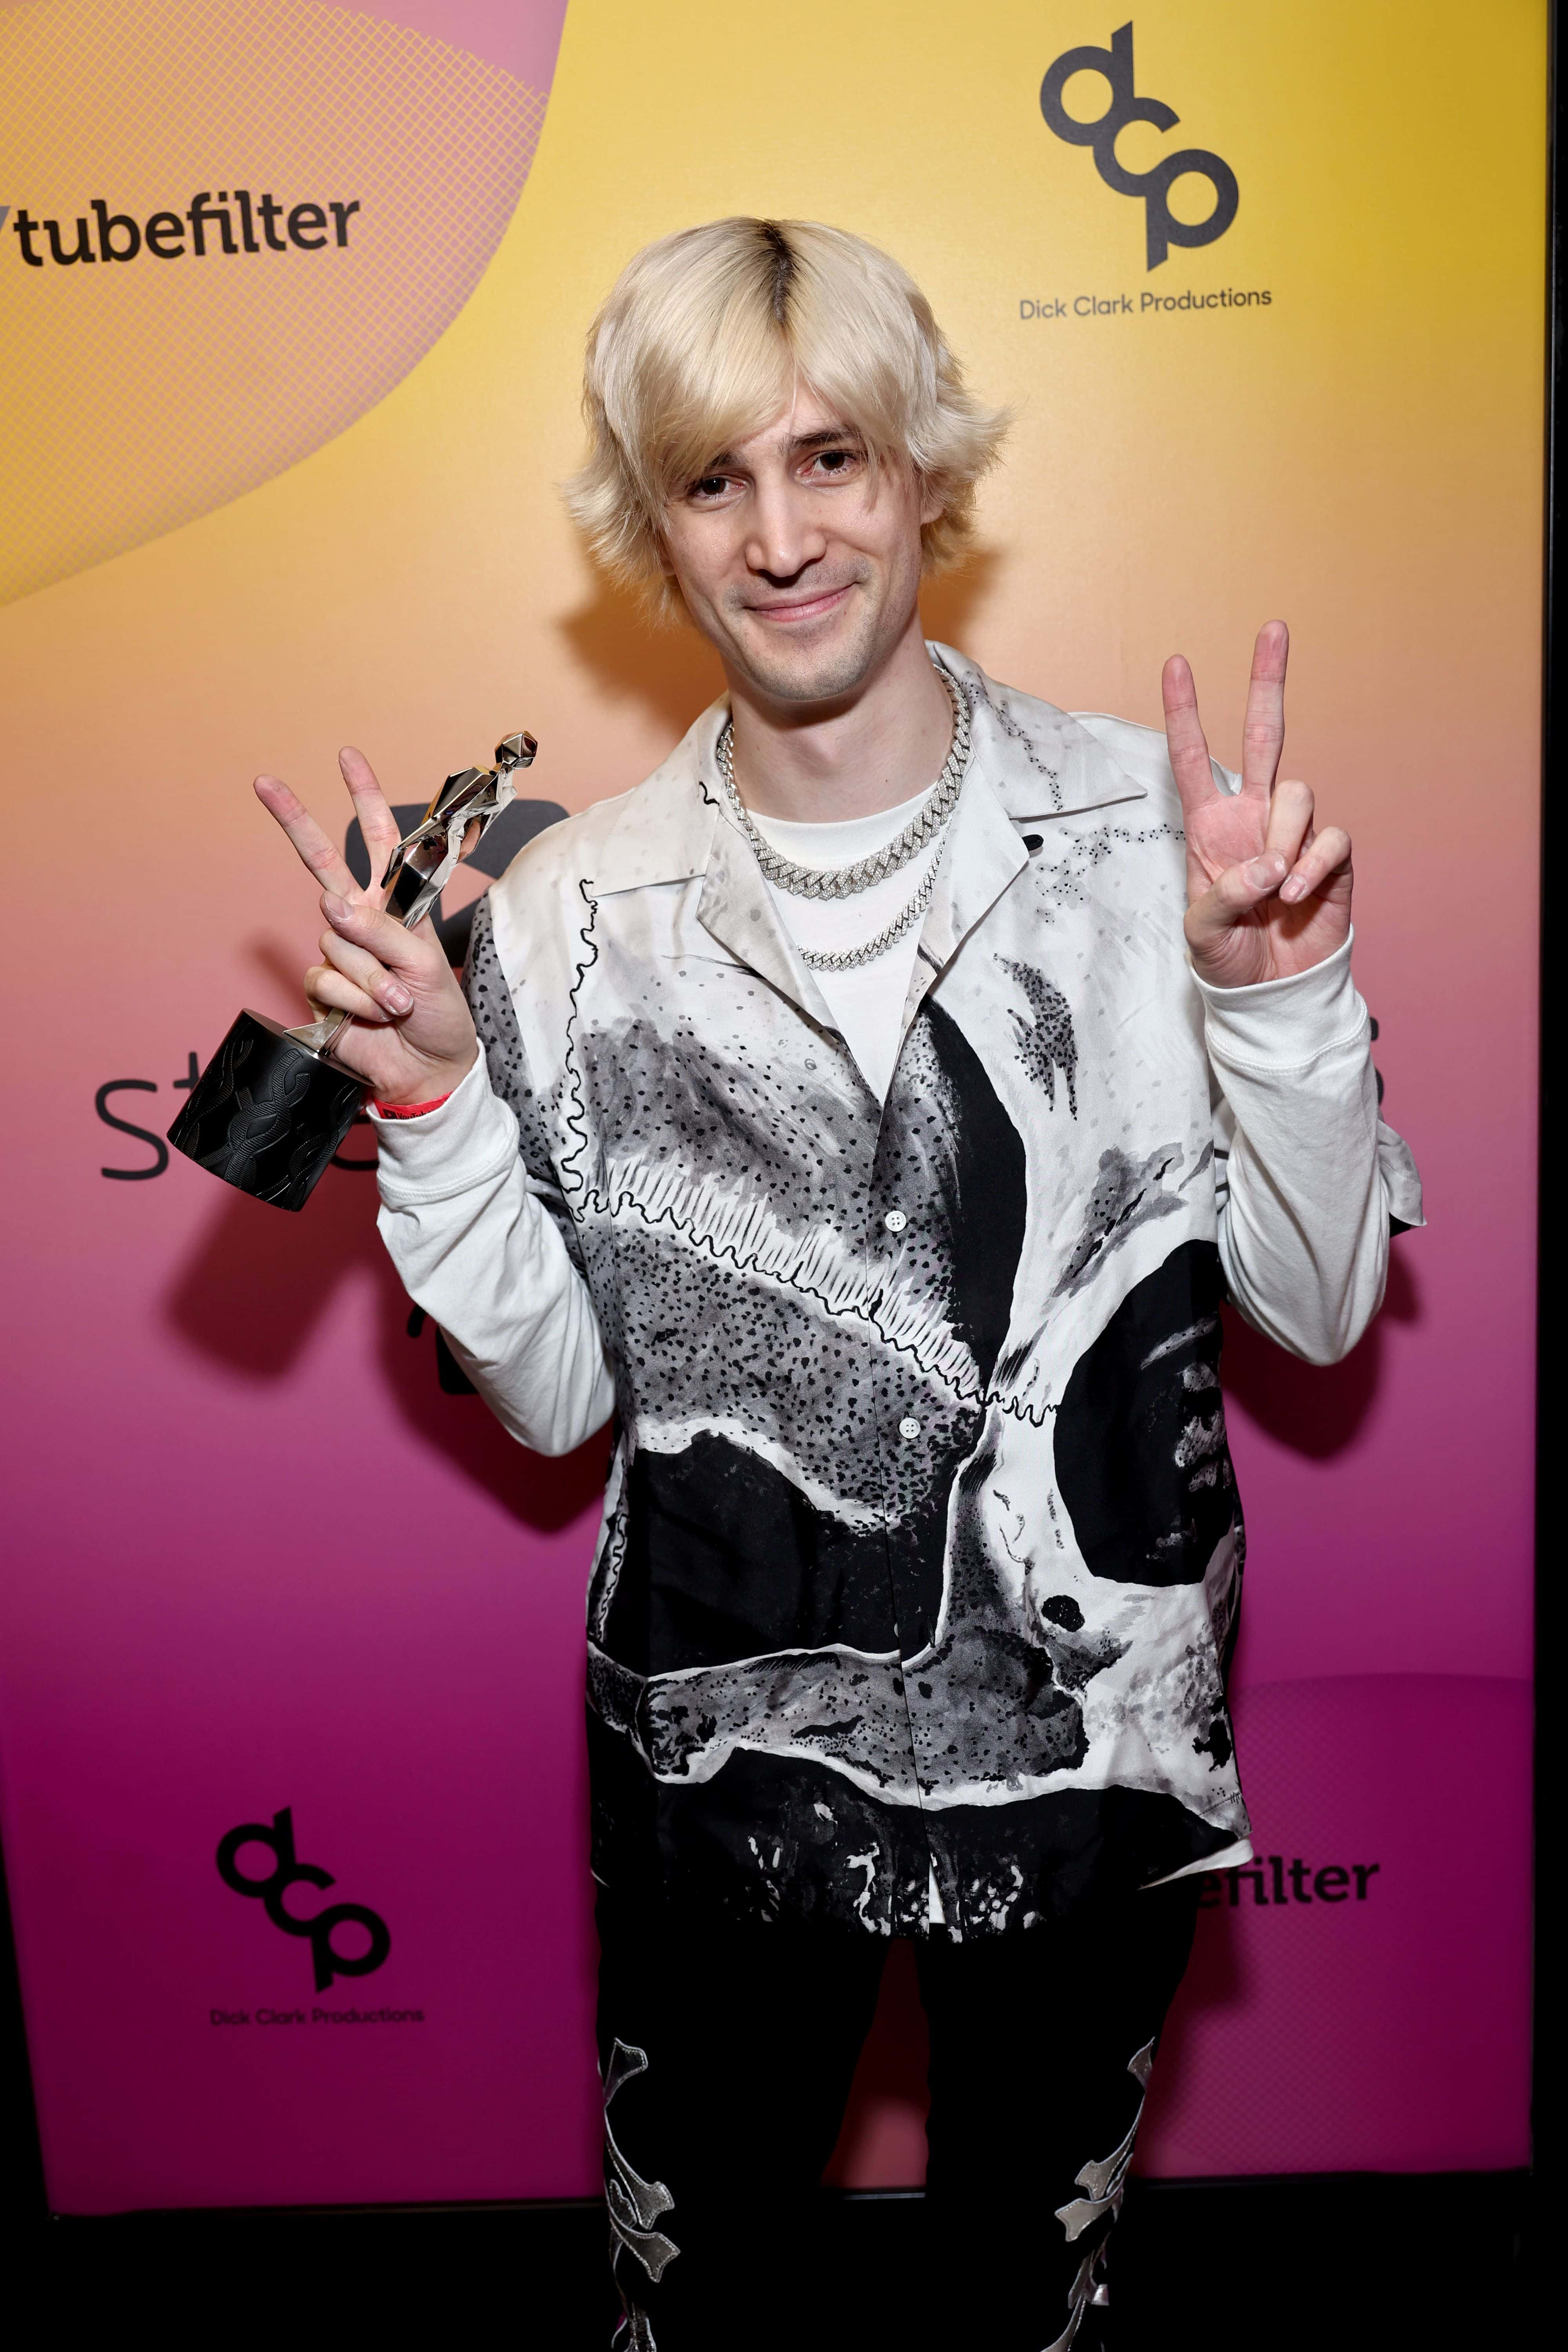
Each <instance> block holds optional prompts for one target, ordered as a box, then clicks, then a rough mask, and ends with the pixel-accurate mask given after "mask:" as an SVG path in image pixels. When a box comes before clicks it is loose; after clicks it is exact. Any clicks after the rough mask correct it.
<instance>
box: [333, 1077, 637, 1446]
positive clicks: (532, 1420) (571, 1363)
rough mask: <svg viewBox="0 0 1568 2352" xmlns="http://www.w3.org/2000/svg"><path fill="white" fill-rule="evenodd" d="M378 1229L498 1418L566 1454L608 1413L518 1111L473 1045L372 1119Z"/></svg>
mask: <svg viewBox="0 0 1568 2352" xmlns="http://www.w3.org/2000/svg"><path fill="white" fill-rule="evenodd" d="M371 1118H372V1119H373V1120H374V1125H375V1128H376V1130H377V1136H376V1139H377V1142H378V1144H379V1146H380V1154H379V1160H378V1172H377V1181H378V1183H379V1185H380V1189H381V1201H382V1207H381V1215H380V1217H379V1219H378V1221H377V1222H378V1223H379V1225H380V1229H381V1236H382V1239H383V1240H384V1243H385V1244H386V1246H387V1249H388V1250H389V1251H390V1253H391V1255H392V1262H393V1264H394V1265H395V1266H396V1268H397V1271H398V1273H399V1275H400V1276H401V1277H402V1279H403V1284H404V1287H405V1289H406V1290H407V1292H408V1295H409V1297H411V1298H412V1299H413V1300H414V1301H415V1302H416V1305H418V1306H420V1307H424V1308H425V1310H426V1313H427V1314H428V1315H430V1316H431V1317H433V1318H434V1319H435V1321H436V1322H437V1323H438V1324H439V1325H440V1327H441V1328H442V1330H443V1331H444V1332H445V1333H446V1335H447V1341H448V1343H449V1345H450V1347H451V1349H452V1353H453V1354H454V1355H455V1356H456V1358H457V1360H458V1363H459V1364H461V1366H462V1368H463V1370H464V1371H465V1372H466V1373H467V1374H468V1378H469V1380H471V1381H472V1382H473V1384H474V1386H475V1388H476V1389H478V1391H479V1394H480V1395H481V1396H482V1397H483V1398H484V1400H485V1402H486V1403H487V1404H488V1405H489V1408H490V1410H491V1412H493V1413H494V1414H495V1415H496V1418H497V1419H498V1420H499V1421H500V1423H501V1425H502V1427H503V1428H505V1429H507V1430H509V1431H510V1433H511V1435H512V1436H513V1437H515V1438H518V1439H519V1440H520V1441H521V1443H522V1444H524V1445H531V1446H532V1447H533V1449H534V1451H535V1452H536V1453H539V1454H569V1453H570V1452H571V1450H572V1448H573V1447H574V1445H580V1444H582V1443H583V1441H584V1438H586V1437H590V1436H592V1434H593V1433H594V1432H595V1429H598V1428H599V1427H600V1426H601V1425H602V1424H603V1423H605V1421H607V1420H608V1418H609V1415H610V1412H611V1410H612V1407H613V1406H614V1403H615V1387H614V1383H613V1381H612V1380H611V1376H610V1369H609V1365H608V1363H607V1362H606V1360H605V1346H604V1341H603V1339H602V1338H601V1336H600V1332H599V1326H598V1323H597V1321H596V1319H595V1314H594V1304H593V1300H592V1299H591V1298H590V1297H589V1295H588V1286H587V1285H586V1283H585V1282H584V1280H583V1277H582V1276H581V1275H580V1274H579V1272H578V1271H577V1268H576V1266H575V1265H574V1264H573V1262H572V1259H571V1256H570V1255H569V1253H568V1251H567V1248H566V1244H565V1243H564V1241H563V1239H562V1236H561V1234H560V1232H559V1230H558V1228H557V1226H556V1224H555V1223H554V1220H553V1219H552V1217H551V1215H550V1213H549V1212H548V1211H547V1210H546V1209H545V1208H543V1207H542V1204H541V1202H540V1201H539V1199H538V1197H537V1196H536V1193H535V1192H534V1189H533V1187H532V1186H531V1182H530V1180H529V1177H528V1174H527V1171H526V1170H525V1169H524V1167H523V1163H522V1158H521V1153H520V1151H519V1149H518V1127H517V1120H516V1118H515V1117H514V1116H513V1114H512V1112H511V1111H510V1109H509V1108H508V1107H507V1106H506V1104H505V1103H503V1102H501V1101H500V1100H499V1099H498V1097H496V1096H495V1095H494V1094H492V1092H491V1091H490V1084H489V1075H488V1073H487V1071H486V1067H485V1060H484V1056H483V1055H482V1054H481V1055H479V1059H478V1060H477V1061H476V1062H475V1064H474V1066H473V1068H472V1069H471V1070H470V1071H469V1072H468V1076H467V1077H466V1078H465V1079H464V1080H463V1082H462V1084H461V1086H459V1087H458V1088H457V1089H456V1091H455V1092H454V1093H453V1094H451V1095H449V1096H448V1097H447V1100H446V1101H445V1102H444V1103H442V1104H440V1105H439V1106H438V1107H437V1108H436V1109H435V1110H432V1111H426V1113H425V1114H424V1115H423V1117H421V1118H379V1117H377V1115H376V1113H375V1112H374V1110H373V1111H372V1113H371Z"/></svg>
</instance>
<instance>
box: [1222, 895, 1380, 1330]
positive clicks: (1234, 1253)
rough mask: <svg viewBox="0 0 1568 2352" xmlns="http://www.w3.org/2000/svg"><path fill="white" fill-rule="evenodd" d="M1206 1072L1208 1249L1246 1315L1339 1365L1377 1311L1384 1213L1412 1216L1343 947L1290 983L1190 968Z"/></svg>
mask: <svg viewBox="0 0 1568 2352" xmlns="http://www.w3.org/2000/svg"><path fill="white" fill-rule="evenodd" d="M1194 987H1195V988H1196V989H1197V991H1198V992H1199V994H1200V996H1201V997H1202V999H1203V1003H1204V1035H1205V1043H1206V1045H1207V1047H1208V1055H1209V1063H1210V1066H1211V1068H1212V1070H1213V1073H1214V1076H1215V1155H1216V1159H1217V1160H1218V1162H1219V1171H1218V1172H1219V1179H1220V1181H1219V1210H1220V1219H1219V1250H1220V1258H1221V1262H1222V1264H1223V1265H1224V1267H1225V1275H1226V1283H1227V1285H1228V1287H1229V1290H1230V1294H1231V1297H1232V1298H1233V1299H1234V1300H1235V1302H1236V1305H1237V1307H1238V1308H1239V1310H1240V1311H1241V1313H1242V1314H1243V1315H1244V1316H1245V1317H1246V1318H1247V1321H1248V1322H1249V1323H1252V1324H1255V1325H1256V1326H1257V1328H1258V1330H1260V1331H1262V1332H1264V1333H1265V1334H1266V1335H1267V1336H1268V1338H1269V1339H1275V1340H1277V1341H1278V1342H1279V1345H1280V1346H1281V1347H1282V1348H1288V1349H1289V1350H1290V1352H1291V1354H1292V1355H1295V1356H1302V1357H1304V1358H1305V1359H1306V1360H1307V1361H1308V1362H1309V1363H1313V1364H1331V1363H1337V1362H1338V1360H1339V1359H1340V1358H1341V1357H1342V1356H1344V1355H1347V1354H1348V1353H1349V1351H1350V1349H1352V1348H1353V1347H1354V1346H1355V1343H1356V1341H1357V1340H1358V1339H1360V1338H1361V1336H1362V1333H1363V1331H1364V1330H1365V1329H1366V1327H1367V1325H1368V1324H1369V1323H1370V1322H1371V1320H1372V1318H1373V1316H1374V1315H1375V1314H1376V1312H1377V1309H1378V1307H1379V1305H1380V1304H1381V1302H1382V1298H1383V1289H1384V1279H1385V1277H1386V1275H1387V1271H1388V1241H1389V1219H1390V1217H1391V1216H1392V1217H1394V1218H1395V1219H1396V1220H1397V1221H1398V1222H1399V1223H1400V1224H1402V1225H1419V1224H1422V1223H1425V1222H1426V1221H1425V1218H1424V1217H1423V1215H1422V1210H1421V1184H1420V1179H1419V1178H1418V1176H1417V1175H1416V1173H1415V1162H1414V1161H1413V1160H1412V1159H1411V1156H1410V1152H1409V1150H1408V1148H1407V1147H1406V1145H1405V1143H1404V1142H1403V1141H1402V1139H1400V1138H1399V1137H1398V1136H1397V1135H1395V1134H1394V1131H1393V1129H1390V1128H1388V1127H1385V1126H1384V1124H1383V1122H1382V1120H1381V1119H1380V1118H1379V1117H1378V1111H1377V1079H1376V1074H1375V1073H1374V1071H1373V1066H1372V1038H1371V1023H1370V1022H1369V1020H1368V1017H1367V1010H1366V1006H1365V1005H1364V1004H1363V1003H1362V1000H1361V998H1360V996H1359V995H1358V994H1357V992H1356V989H1355V983H1354V982H1353V981H1352V978H1351V943H1350V941H1349V940H1347V941H1346V943H1345V945H1344V946H1343V947H1342V948H1341V949H1340V950H1338V951H1337V953H1335V954H1334V955H1331V956H1330V957H1328V958H1327V959H1326V961H1324V962H1322V963H1321V964H1317V965H1315V966H1314V967H1313V969H1312V970H1311V971H1306V972H1301V973H1299V974H1298V975H1297V976H1296V977H1294V978H1293V979H1289V980H1271V981H1265V982H1261V983H1260V984H1259V985H1258V986H1257V987H1254V988H1214V987H1211V986H1209V985H1208V984H1207V983H1206V982H1204V981H1201V980H1199V979H1198V978H1197V977H1196V975H1195V974H1194Z"/></svg>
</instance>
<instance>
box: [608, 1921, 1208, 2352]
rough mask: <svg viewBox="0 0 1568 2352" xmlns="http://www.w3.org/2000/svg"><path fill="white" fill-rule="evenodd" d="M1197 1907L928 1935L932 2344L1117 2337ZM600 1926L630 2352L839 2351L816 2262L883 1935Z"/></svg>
mask: <svg viewBox="0 0 1568 2352" xmlns="http://www.w3.org/2000/svg"><path fill="white" fill-rule="evenodd" d="M1194 1917H1195V1889H1194V1886H1193V1885H1192V1883H1191V1882H1190V1881H1189V1882H1187V1883H1185V1884H1178V1885H1175V1886H1171V1887H1162V1888H1155V1889H1151V1890H1149V1891H1146V1892H1144V1893H1141V1894H1137V1895H1131V1896H1129V1897H1127V1898H1125V1899H1123V1900H1121V1901H1118V1902H1114V1903H1110V1904H1106V1905H1102V1906H1099V1907H1097V1908H1095V1909H1093V1910H1091V1911H1089V1912H1087V1913H1085V1914H1083V1915H1082V1916H1078V1917H1075V1918H1072V1919H1068V1920H1062V1921H1052V1922H1048V1923H1047V1924H1044V1925H1042V1926H1039V1927H1033V1928H1029V1929H1026V1930H1024V1931H1023V1932H1021V1933H1015V1934H1013V1935H1011V1936H998V1937H988V1938H985V1939H983V1940H977V1941H975V1942H973V1943H967V1944H954V1943H952V1942H951V1941H950V1940H949V1939H948V1938H947V1937H944V1936H942V1934H941V1933H940V1932H938V1933H937V1934H935V1935H933V1936H932V1937H931V1938H930V1939H929V1940H926V1941H923V1942H921V1943H919V1944H917V1946H916V1948H915V1956H916V1966H917V1969H918V1970H919V1976H920V1985H921V1999H922V2000H923V2002H924V2004H925V2010H926V2015H927V2018H928V2020H929V2021H930V2026H931V2120H930V2123H929V2125H928V2126H927V2137H928V2144H929V2150H930V2158H929V2166H928V2174H927V2192H926V2211H925V2242H926V2245H927V2249H928V2254H927V2260H928V2264H929V2275H927V2276H924V2277H922V2279H921V2282H920V2298H919V2299H920V2303H921V2308H922V2309H923V2310H924V2312H925V2313H926V2314H927V2315H928V2320H929V2341H930V2342H931V2344H932V2345H941V2346H943V2347H949V2346H952V2347H960V2346H962V2347H974V2352H1056V2347H1060V2348H1061V2352H1066V2347H1068V2346H1070V2345H1073V2344H1074V2343H1075V2341H1076V2343H1077V2346H1078V2352H1089V2347H1091V2346H1092V2345H1095V2344H1096V2343H1097V2342H1098V2341H1099V2329H1098V2319H1097V2316H1096V2315H1095V2314H1094V2310H1093V2305H1092V2303H1091V2298H1092V2297H1093V2295H1094V2294H1095V2290H1096V2287H1097V2284H1099V2280H1100V2271H1101V2268H1102V2261H1101V2257H1102V2253H1103V2249H1104V2244H1105V2240H1106V2238H1107V2236H1108V2235H1109V2233H1110V2226H1111V2223H1112V2222H1113V2221H1114V2220H1115V2218H1116V2215H1117V2213H1118V2211H1119V2210H1120V2209H1121V2186H1122V2181H1123V2179H1124V2177H1125V2174H1126V2170H1127V2167H1128V2165H1129V2164H1130V2162H1131V2155H1132V2137H1133V2134H1134V2132H1135V2130H1136V2128H1137V2123H1138V2116H1139V2113H1140V2110H1141V2109H1142V2104H1143V2092H1144V2085H1145V2084H1146V2082H1147V2079H1148V2074H1149V2067H1150V2063H1151V2062H1152V2056H1153V2049H1154V2043H1155V2042H1156V2040H1157V2038H1158V2036H1159V2032H1160V2028H1161V2025H1162V2024H1163V2021H1164V2016H1165V2011H1166V2010H1167V2008H1168V2007H1169V2005H1170V2001H1171V1998H1172V1995H1173V1993H1174V1991H1175V1990H1176V1987H1177V1985H1178V1984H1179V1983H1180V1981H1181V1978H1182V1972H1183V1970H1184V1968H1185V1967H1186V1964H1187V1958H1188V1954H1189V1953H1190V1951H1191V1948H1192V1940H1193V1927H1194ZM599 1936H600V1947H601V1954H602V1958H601V1962H600V1970H599V2025H598V2031H599V2063H600V2067H601V2070H602V2072H603V2074H604V2081H605V2127H606V2129H605V2189H606V2194H607V2197H608V2201H609V2210H610V2219H611V2247H612V2257H613V2261H614V2264H615V2272H616V2284H617V2286H618V2287H619V2289H620V2292H621V2296H622V2300H623V2303H624V2305H625V2306H626V2322H625V2323H624V2324H623V2326H622V2328H621V2330H620V2332H619V2333H618V2335H617V2336H616V2345H617V2347H624V2352H752V2347H763V2346H770V2347H771V2346H773V2345H785V2344H788V2345H797V2344H798V2345H799V2346H802V2347H807V2352H827V2347H831V2346H833V2345H835V2344H836V2343H837V2341H838V2335H837V2328H836V2325H835V2321H836V2314H835V2312H834V2310H833V2309H832V2308H831V2302H832V2297H831V2293H830V2290H829V2288H828V2285H827V2283H826V2281H825V2279H824V2277H823V2274H822V2271H821V2268H820V2265H819V2264H817V2263H815V2262H814V2254H813V2240H814V2235H815V2227H814V2217H815V2212H816V2204H817V2200H816V2189H817V2186H818V2184H819V2182H820V2179H821V2176H822V2171H823V2168H824V2167H825V2165H826V2162H827V2159H828V2158H829V2156H830V2155H831V2154H832V2152H833V2147H834V2143H835V2141H836V2140H837V2136H838V2129H839V2125H840V2123H841V2121H842V2119H843V2116H844V2109H845V2105H846V2103H847V2098H848V2095H849V2085H850V2081H851V2077H852V2076H853V2074H854V2072H855V2064H856V2061H857V2059H858V2056H859V2053H860V2046H861V2044H862V2042H864V2040H865V2038H866V2034H867V2031H868V2027H869V2025H870V2022H871V2014H872V2011H873V2009H874V2008H875V2006H876V2000H877V1989H878V1984H879V1980H880V1978H881V1973H882V1968H883V1964H884V1961H885V1959H886V1957H887V1946H886V1944H885V1943H883V1942H882V1941H881V1940H880V1939H879V1937H873V1936H861V1935H858V1934H857V1933H855V1932H853V1931H851V1930H849V1929H847V1928H845V1927H819V1928H815V1929H810V1928H800V1927H795V1928H790V1927H746V1928H742V1927H733V1926H727V1925H724V1926H721V1925H716V1924H714V1922H713V1921H711V1920H710V1919H706V1918H699V1917H696V1916H683V1915H680V1914H679V1913H676V1912H674V1911H672V1909H671V1908H670V1907H668V1906H665V1907H664V1908H662V1909H661V1908H659V1907H658V1906H651V1907H650V1906H644V1905H641V1904H637V1905H632V1904H628V1903H624V1902H617V1901H616V1899H615V1898H614V1897H611V1896H608V1895H606V1896H604V1897H602V1898H601V1901H600V1906H599ZM861 2340H862V2341H864V2340H865V2339H864V2338H862V2339H861ZM908 2340H909V2339H908V2337H907V2336H900V2344H903V2343H907V2342H908Z"/></svg>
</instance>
